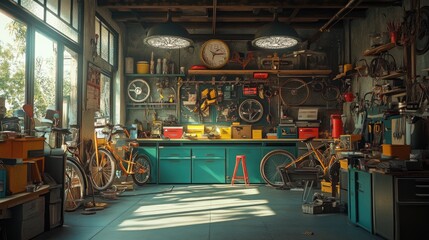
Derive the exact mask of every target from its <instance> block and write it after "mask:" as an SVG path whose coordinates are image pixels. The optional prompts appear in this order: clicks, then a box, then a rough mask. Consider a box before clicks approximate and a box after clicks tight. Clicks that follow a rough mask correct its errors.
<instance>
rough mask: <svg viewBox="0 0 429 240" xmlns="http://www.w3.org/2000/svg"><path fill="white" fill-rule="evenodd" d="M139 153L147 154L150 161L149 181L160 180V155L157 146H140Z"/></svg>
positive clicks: (155, 181)
mask: <svg viewBox="0 0 429 240" xmlns="http://www.w3.org/2000/svg"><path fill="white" fill-rule="evenodd" d="M137 151H138V152H139V154H142V155H145V156H146V157H148V158H149V161H150V167H151V169H150V179H149V183H157V182H158V156H157V148H156V147H139V148H138V149H137Z"/></svg>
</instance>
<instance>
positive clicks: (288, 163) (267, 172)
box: [260, 137, 337, 187]
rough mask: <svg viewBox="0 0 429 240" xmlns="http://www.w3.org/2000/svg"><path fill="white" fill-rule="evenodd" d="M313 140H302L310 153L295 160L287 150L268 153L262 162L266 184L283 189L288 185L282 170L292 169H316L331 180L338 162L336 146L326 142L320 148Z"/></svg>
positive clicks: (319, 173)
mask: <svg viewBox="0 0 429 240" xmlns="http://www.w3.org/2000/svg"><path fill="white" fill-rule="evenodd" d="M313 139H314V137H312V138H307V139H305V140H302V142H303V143H305V145H306V146H307V149H308V151H307V152H306V153H304V154H302V155H301V156H299V157H298V158H295V157H294V156H293V155H292V154H291V153H290V152H288V151H286V150H280V149H279V150H273V151H271V152H269V153H267V154H266V155H265V156H264V157H263V158H262V160H261V165H260V171H261V176H262V178H263V179H264V181H265V182H266V183H268V184H269V185H271V186H273V187H282V186H284V185H285V184H287V183H284V182H283V179H282V177H281V172H280V170H279V169H280V168H285V169H292V168H302V167H314V168H316V169H317V170H318V175H319V176H321V177H324V178H325V179H328V180H329V178H330V174H329V173H330V168H331V166H333V164H334V163H336V162H337V157H336V154H334V149H333V148H334V144H333V143H332V144H328V143H327V142H324V143H323V144H321V145H320V146H317V147H315V146H314V145H313Z"/></svg>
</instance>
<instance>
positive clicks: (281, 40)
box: [252, 13, 300, 49]
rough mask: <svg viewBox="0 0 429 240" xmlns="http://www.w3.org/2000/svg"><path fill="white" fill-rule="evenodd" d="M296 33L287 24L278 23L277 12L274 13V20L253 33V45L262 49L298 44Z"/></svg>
mask: <svg viewBox="0 0 429 240" xmlns="http://www.w3.org/2000/svg"><path fill="white" fill-rule="evenodd" d="M299 41H300V38H299V36H298V33H297V32H296V31H295V29H293V28H292V27H291V26H289V25H288V24H283V23H280V22H279V21H278V19H277V13H274V21H273V22H272V23H269V24H267V25H264V26H262V27H261V28H260V29H259V30H258V31H257V32H256V34H255V39H254V40H253V41H252V44H253V46H256V47H259V48H264V49H284V48H290V47H293V46H295V45H297V44H298V42H299Z"/></svg>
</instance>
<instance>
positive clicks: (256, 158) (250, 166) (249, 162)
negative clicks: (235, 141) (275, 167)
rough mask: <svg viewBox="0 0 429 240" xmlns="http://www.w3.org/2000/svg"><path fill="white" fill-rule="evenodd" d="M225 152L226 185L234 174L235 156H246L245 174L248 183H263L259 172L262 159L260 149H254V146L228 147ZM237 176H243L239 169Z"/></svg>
mask: <svg viewBox="0 0 429 240" xmlns="http://www.w3.org/2000/svg"><path fill="white" fill-rule="evenodd" d="M226 152H227V159H226V174H227V176H226V179H227V182H228V183H230V182H231V178H232V175H233V174H234V167H235V156H237V155H245V156H246V166H247V172H248V174H249V182H250V183H265V182H264V180H263V179H262V177H261V173H260V171H259V165H260V163H261V158H262V157H261V148H260V147H255V146H247V147H246V146H240V147H230V148H227V149H226ZM240 167H241V166H240ZM237 174H239V175H242V174H243V173H242V170H241V168H239V169H238V173H237Z"/></svg>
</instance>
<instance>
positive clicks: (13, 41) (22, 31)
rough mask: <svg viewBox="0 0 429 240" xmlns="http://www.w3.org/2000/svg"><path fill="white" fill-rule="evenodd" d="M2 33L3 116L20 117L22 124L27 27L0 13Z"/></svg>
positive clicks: (0, 83) (0, 93)
mask: <svg viewBox="0 0 429 240" xmlns="http://www.w3.org/2000/svg"><path fill="white" fill-rule="evenodd" d="M0 31H1V33H2V34H0V97H3V99H4V100H5V108H6V111H5V113H1V114H2V115H4V116H3V117H18V118H19V119H20V120H21V124H22V120H23V117H24V115H23V111H22V105H24V103H25V49H26V35H27V26H26V25H25V24H23V23H21V22H19V21H17V20H16V19H13V18H11V17H8V16H6V15H5V14H3V13H2V12H0ZM0 107H2V106H0ZM0 118H1V116H0ZM5 130H6V129H5Z"/></svg>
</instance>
